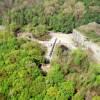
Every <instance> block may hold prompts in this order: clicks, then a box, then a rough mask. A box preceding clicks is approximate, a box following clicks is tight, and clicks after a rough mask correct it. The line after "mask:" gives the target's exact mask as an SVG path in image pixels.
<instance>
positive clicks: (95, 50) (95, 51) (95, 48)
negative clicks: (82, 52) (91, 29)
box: [73, 29, 100, 63]
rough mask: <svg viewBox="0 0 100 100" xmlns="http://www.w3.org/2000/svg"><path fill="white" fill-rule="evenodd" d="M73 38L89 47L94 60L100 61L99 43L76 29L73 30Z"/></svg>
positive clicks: (79, 43)
mask: <svg viewBox="0 0 100 100" xmlns="http://www.w3.org/2000/svg"><path fill="white" fill-rule="evenodd" d="M73 40H74V41H75V42H76V43H77V44H78V45H80V46H82V47H84V48H85V49H87V50H88V51H89V52H90V53H91V55H92V57H93V58H94V60H96V61H97V62H99V63H100V46H99V45H98V44H96V43H94V42H91V41H90V40H88V39H87V37H86V36H84V35H83V34H82V33H80V32H79V31H77V30H75V29H74V30H73Z"/></svg>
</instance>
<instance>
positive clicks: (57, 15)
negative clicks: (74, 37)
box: [0, 0, 100, 100]
mask: <svg viewBox="0 0 100 100" xmlns="http://www.w3.org/2000/svg"><path fill="white" fill-rule="evenodd" d="M94 21H95V22H97V23H100V0H0V26H4V27H5V28H4V29H0V100H100V64H97V63H96V62H95V61H92V59H91V58H90V57H89V56H88V52H85V51H84V50H82V49H81V48H78V49H76V50H73V51H70V50H65V49H63V47H62V46H59V45H58V46H56V51H55V55H54V57H53V59H52V61H51V62H50V66H51V67H50V70H49V71H48V72H44V71H43V70H41V68H40V67H41V65H43V64H45V56H44V55H45V54H46V48H45V47H44V46H42V45H41V44H39V43H37V42H32V41H29V40H27V39H24V38H23V39H22V38H18V37H17V36H18V33H22V32H31V33H32V35H33V36H34V37H35V38H37V39H39V40H48V39H50V36H49V35H48V34H47V33H49V31H54V32H62V33H65V34H69V33H71V32H72V31H73V29H74V28H77V27H78V26H81V25H83V24H87V23H90V22H94Z"/></svg>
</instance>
